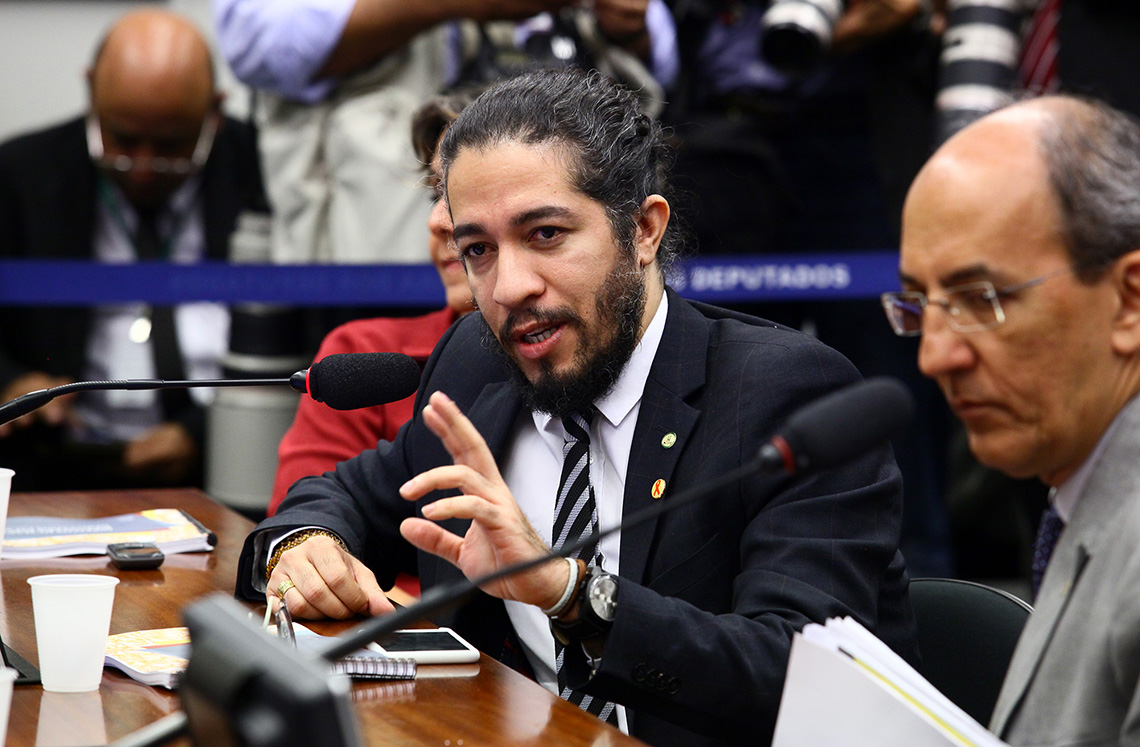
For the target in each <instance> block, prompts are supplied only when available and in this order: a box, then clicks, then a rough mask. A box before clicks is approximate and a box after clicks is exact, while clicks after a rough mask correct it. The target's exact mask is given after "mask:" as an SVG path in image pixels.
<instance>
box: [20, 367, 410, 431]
mask: <svg viewBox="0 0 1140 747" xmlns="http://www.w3.org/2000/svg"><path fill="white" fill-rule="evenodd" d="M419 377H420V371H419V365H418V364H417V363H416V362H415V359H413V358H411V357H409V356H407V355H403V354H402V353H339V354H336V355H329V356H326V357H324V358H322V359H321V360H319V361H316V362H315V363H313V365H312V366H310V367H309V368H307V369H303V370H301V371H298V372H296V373H295V374H293V375H292V376H290V377H289V378H274V379H201V380H197V381H166V380H164V379H116V380H105V381H76V382H73V383H71V384H61V385H60V386H55V387H52V388H50V389H39V390H36V391H34V392H28V393H27V394H24V395H22V396H19V397H16V398H15V399H14V400H12V401H11V402H5V403H4V404H3V405H0V425H4V424H5V423H10V422H12V421H13V420H15V419H16V418H19V417H22V416H24V415H27V414H28V413H30V412H32V411H34V410H38V409H39V408H41V407H43V406H44V405H46V404H47V403H48V402H51V401H52V400H53V399H55V398H56V397H60V396H63V395H65V394H74V393H75V392H90V391H107V390H114V391H134V390H143V389H190V388H197V387H235V386H280V385H282V384H288V385H289V387H290V388H292V389H293V391H295V392H299V393H301V394H306V395H308V396H310V397H312V398H313V399H315V400H316V401H317V402H323V403H325V404H327V405H328V406H329V407H333V408H335V409H337V410H355V409H358V408H361V407H373V406H375V405H383V404H387V403H389V402H395V401H397V400H401V399H404V398H405V397H408V396H410V395H411V394H413V393H415V391H416V388H417V387H418V386H419ZM318 382H320V383H321V386H320V387H319V388H318V387H317V386H316V384H317V383H318Z"/></svg>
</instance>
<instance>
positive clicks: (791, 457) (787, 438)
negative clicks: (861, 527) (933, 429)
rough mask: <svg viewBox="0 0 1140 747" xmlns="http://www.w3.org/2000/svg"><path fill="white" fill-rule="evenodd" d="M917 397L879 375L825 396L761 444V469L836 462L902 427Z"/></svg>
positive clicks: (813, 466)
mask: <svg viewBox="0 0 1140 747" xmlns="http://www.w3.org/2000/svg"><path fill="white" fill-rule="evenodd" d="M913 414H914V398H913V397H912V396H911V394H910V392H909V391H908V390H907V388H906V387H905V386H903V385H902V383H901V382H900V381H899V380H898V379H892V378H889V377H886V376H880V377H876V378H872V379H868V380H866V381H864V382H862V383H861V384H854V385H852V386H849V387H846V388H844V389H840V390H838V391H835V392H832V393H831V394H828V395H826V396H824V397H820V398H819V399H817V400H816V401H814V402H812V403H811V404H809V405H806V406H804V407H802V408H800V409H799V410H797V411H796V412H794V413H793V414H792V416H791V417H789V418H788V421H787V423H785V425H784V427H783V429H782V431H783V432H782V434H776V435H775V436H773V437H772V439H771V440H770V441H769V442H768V443H766V444H764V445H763V446H762V447H760V454H759V459H760V462H761V463H762V465H763V466H762V469H764V470H768V471H776V472H780V471H783V472H786V473H788V474H796V473H799V472H803V471H805V470H815V469H826V468H828V467H837V466H839V465H841V464H844V463H845V462H849V461H851V460H852V459H854V458H855V457H857V456H859V455H860V454H862V453H863V452H865V451H868V450H870V449H871V448H873V447H874V446H875V445H876V444H879V443H882V442H883V441H886V440H888V439H890V438H891V437H892V436H894V435H895V434H897V433H899V432H901V431H902V430H903V429H904V428H905V427H906V425H907V423H909V422H910V418H911V416H912V415H913Z"/></svg>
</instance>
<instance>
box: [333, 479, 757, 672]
mask: <svg viewBox="0 0 1140 747" xmlns="http://www.w3.org/2000/svg"><path fill="white" fill-rule="evenodd" d="M766 464H767V463H766V462H765V461H764V460H763V459H760V458H755V459H752V460H750V461H748V462H746V463H745V464H743V465H741V466H739V467H737V468H736V469H734V470H730V471H729V472H726V473H724V474H723V475H721V476H720V477H718V478H716V479H715V480H712V481H710V482H706V483H704V484H703V485H701V486H699V487H696V488H692V489H690V490H683V491H681V492H680V493H678V494H677V495H675V496H674V497H673V499H672V500H669V501H658V502H657V503H654V504H653V505H652V506H649V507H648V508H645V509H643V510H641V511H638V512H636V513H634V514H632V515H630V516H628V517H626V518H624V519H622V520H621V521H620V522H619V523H617V524H614V525H613V526H611V527H607V528H606V529H602V530H599V531H597V532H592V533H590V534H589V535H587V536H585V537H581V538H579V539H578V540H577V541H575V542H569V543H567V544H564V545H562V546H560V547H559V548H558V549H557V550H551V551H550V552H548V553H546V554H545V555H539V556H537V557H535V558H533V559H531V560H527V561H524V562H522V563H517V564H515V565H510V566H507V567H505V568H500V569H499V570H497V571H494V572H492V573H488V574H485V575H483V576H479V577H477V578H473V579H463V580H459V581H453V582H451V583H448V584H443V585H441V586H433V587H432V588H430V589H428V590H427V591H426V592H424V594H423V595H422V596H421V597H420V600H419V601H418V602H416V603H415V604H412V605H409V606H407V607H402V608H400V609H398V610H396V611H395V612H393V613H391V614H387V615H382V616H380V617H373V618H371V619H369V620H365V621H364V622H362V623H360V624H359V625H357V626H356V627H355V628H353V629H351V630H349V631H348V632H347V633H345V634H343V635H340V636H338V637H337V638H335V639H334V640H332V641H330V642H328V644H326V646H325V647H324V648H322V649H320V652H319V653H320V655H321V656H322V657H323V658H325V659H327V660H329V661H335V660H336V659H339V658H341V657H342V656H347V655H348V654H351V653H352V652H354V651H356V650H357V649H359V648H362V647H363V646H366V645H368V644H369V643H372V642H373V641H376V640H379V639H380V638H382V637H384V636H386V635H388V634H389V633H392V632H395V631H397V630H399V629H400V628H402V627H405V626H406V625H408V624H409V623H413V622H416V621H418V620H421V619H423V618H425V617H427V616H428V615H432V614H435V613H436V612H441V611H443V610H445V609H448V608H449V607H452V606H454V605H456V604H458V603H460V602H462V601H463V600H464V599H466V598H467V596H468V595H469V594H471V593H473V592H474V591H476V590H477V589H478V588H479V587H480V586H483V585H484V584H489V583H492V582H494V581H498V580H499V579H501V578H506V577H507V576H512V575H514V574H516V573H522V572H524V571H529V570H531V569H532V568H537V567H538V566H540V565H542V564H543V563H549V562H550V561H551V560H558V559H559V558H565V557H567V556H568V555H570V553H572V552H574V551H575V550H580V549H582V548H583V547H586V546H587V545H592V544H594V543H595V542H598V541H600V540H601V539H602V538H603V537H608V536H610V535H611V534H613V533H615V532H620V531H621V530H623V529H629V528H631V527H635V526H637V525H639V524H643V523H645V522H647V521H649V520H650V519H653V518H656V517H657V516H660V515H661V514H663V513H665V512H666V511H672V510H674V509H676V508H680V507H681V506H684V505H686V504H689V503H692V502H693V501H696V500H698V499H700V498H705V497H707V496H708V495H710V494H712V493H715V492H717V491H718V490H722V489H723V488H727V487H728V486H730V485H732V484H733V483H735V482H738V481H739V480H742V479H743V478H745V477H748V476H749V475H751V474H753V473H755V472H759V471H761V470H763V469H764V468H765V466H766Z"/></svg>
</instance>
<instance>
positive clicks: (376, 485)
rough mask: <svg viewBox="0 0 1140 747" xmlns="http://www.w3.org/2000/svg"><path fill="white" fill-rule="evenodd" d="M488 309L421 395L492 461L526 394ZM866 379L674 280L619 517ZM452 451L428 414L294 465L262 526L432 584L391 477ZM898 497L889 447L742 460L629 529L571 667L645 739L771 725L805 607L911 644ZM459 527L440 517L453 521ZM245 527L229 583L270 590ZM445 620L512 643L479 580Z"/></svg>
mask: <svg viewBox="0 0 1140 747" xmlns="http://www.w3.org/2000/svg"><path fill="white" fill-rule="evenodd" d="M482 327H483V324H482V322H481V320H480V319H479V318H478V315H477V314H472V315H469V316H468V317H467V318H465V319H463V320H461V321H460V322H458V323H457V324H456V325H455V326H453V327H452V328H451V330H450V331H449V332H448V334H447V335H445V336H444V338H443V339H442V340H441V342H440V344H439V345H438V346H437V348H436V351H435V353H434V354H433V356H432V358H431V360H430V361H429V362H428V365H427V368H426V370H425V372H424V380H423V384H422V386H421V388H420V391H419V394H418V395H417V396H418V398H419V399H418V401H417V405H416V412H417V413H419V412H420V411H421V409H422V406H423V404H424V403H425V402H426V398H427V397H428V396H429V395H430V394H431V392H433V391H435V390H437V389H439V390H443V391H444V392H446V393H447V394H448V395H449V396H450V397H452V398H453V399H454V400H455V401H456V403H457V404H458V405H459V407H460V408H461V409H462V410H463V411H464V412H465V413H466V414H467V415H468V416H469V417H470V418H471V420H472V421H473V422H474V423H475V425H476V426H477V427H478V428H479V430H480V432H481V433H482V434H483V436H484V437H485V438H486V440H487V442H488V444H489V445H490V447H491V450H492V451H493V452H494V454H495V456H496V458H497V459H501V458H502V455H503V454H504V451H505V448H506V446H507V442H508V439H509V436H510V433H511V429H512V426H513V424H514V423H515V421H516V418H517V417H518V416H519V414H520V409H521V405H520V402H519V399H518V397H517V396H516V394H515V393H514V392H513V391H512V389H511V386H510V384H509V383H508V381H507V374H506V372H505V370H504V367H503V365H502V364H501V362H500V361H499V360H498V359H496V358H495V357H494V355H493V354H491V353H489V352H488V351H487V350H485V349H484V347H483V346H482V344H481V342H480V333H481V329H482ZM857 378H858V374H857V373H856V371H855V369H854V367H853V366H851V364H850V363H848V362H847V361H846V360H845V359H844V358H842V356H840V355H839V354H838V353H836V352H835V351H833V350H831V349H830V348H827V347H825V346H824V345H822V344H820V343H819V342H817V341H815V340H813V339H811V338H809V337H807V336H805V335H802V334H800V333H798V332H795V331H792V330H789V329H787V328H783V327H778V326H776V325H774V324H772V323H770V322H764V321H762V320H759V319H755V318H752V317H747V316H743V315H737V314H734V313H732V312H728V311H724V310H722V309H717V308H714V307H710V306H704V305H701V304H693V303H689V302H686V301H684V300H682V299H681V298H679V297H678V296H677V295H676V294H674V293H672V291H670V295H669V315H668V318H667V321H666V326H665V332H664V337H663V339H662V341H661V345H660V348H659V349H658V352H657V355H656V358H655V360H654V363H653V366H652V369H651V371H650V374H649V379H648V382H647V383H646V388H645V393H644V396H643V399H642V403H641V410H640V414H639V417H638V422H637V426H636V430H635V433H634V438H633V445H632V448H631V452H630V461H629V468H628V473H627V476H626V484H625V503H624V513H625V515H626V516H628V515H630V514H632V513H633V512H635V511H638V510H640V509H643V508H645V507H646V506H649V505H650V504H652V503H653V502H654V501H653V498H652V497H651V493H650V491H651V488H652V486H653V484H654V482H655V481H657V480H658V479H663V480H665V481H666V483H667V485H668V489H667V490H666V493H665V496H664V497H663V498H662V499H661V500H665V501H668V500H669V497H670V495H675V494H676V493H677V492H678V491H680V490H683V489H685V488H691V487H694V486H700V485H702V484H704V483H706V482H708V481H710V480H712V479H714V478H716V477H720V476H721V475H724V474H725V473H726V472H728V471H729V470H731V469H733V468H735V467H738V466H739V465H741V464H742V463H744V462H746V461H748V460H749V459H751V458H752V457H753V455H754V454H755V453H756V450H757V449H758V447H759V446H760V444H761V443H763V442H764V441H765V440H766V439H767V438H768V437H769V436H770V435H771V433H772V432H773V430H774V429H775V428H776V427H777V426H778V425H779V424H780V423H781V422H782V421H783V420H784V419H785V418H786V417H787V416H788V415H789V414H791V413H792V412H793V411H794V410H795V409H796V408H798V407H799V406H801V405H803V404H805V403H807V402H809V401H811V400H813V399H815V398H817V397H819V396H820V395H822V394H824V393H826V392H828V391H831V390H833V389H835V388H837V387H839V386H842V385H844V384H847V383H851V382H853V381H855V380H856V379H857ZM524 415H525V416H529V414H528V413H524ZM667 433H675V434H676V436H677V441H676V445H675V446H673V447H672V448H666V447H664V446H663V444H662V437H663V436H665V434H667ZM448 463H450V459H449V457H448V455H447V452H446V451H445V450H444V449H443V447H442V446H441V445H440V443H439V441H438V439H437V438H436V437H435V436H434V435H432V434H431V433H430V432H429V431H428V429H427V428H426V427H425V426H424V424H423V422H422V419H421V417H419V416H418V415H417V416H416V418H415V419H413V420H412V421H409V423H408V424H407V425H405V426H404V428H402V429H401V431H400V433H399V435H398V436H397V438H396V440H395V441H394V442H392V443H386V442H381V444H380V446H379V448H377V449H375V450H370V451H367V452H365V453H363V454H361V455H360V456H358V457H356V458H354V459H352V460H350V461H348V462H344V463H342V464H340V465H339V466H338V469H337V470H336V472H331V473H327V474H326V475H325V476H322V477H311V478H306V479H303V480H301V481H299V482H298V483H297V484H296V485H295V486H294V487H293V488H292V490H291V491H290V492H289V494H288V496H287V497H286V499H285V502H284V503H283V504H282V506H281V509H280V511H279V512H278V514H277V515H276V516H275V517H274V518H272V519H270V520H268V521H267V522H265V523H263V524H262V525H261V526H260V527H259V529H268V528H285V527H297V526H304V525H310V524H315V525H319V526H325V527H328V528H330V529H332V530H333V531H335V532H336V533H337V534H339V535H340V536H341V537H343V538H344V539H345V541H346V542H347V544H348V546H349V548H350V549H351V550H352V552H353V553H354V554H356V555H357V556H358V557H360V558H361V559H362V560H364V562H366V563H367V564H368V565H369V566H370V567H371V568H373V569H374V570H375V571H376V574H377V577H378V578H379V579H380V581H381V583H382V584H385V585H386V584H388V583H390V582H391V581H392V579H393V577H394V574H395V573H396V572H397V571H399V570H407V571H413V572H418V573H419V576H420V579H421V582H422V583H423V585H424V587H425V588H430V587H432V586H434V585H437V584H440V583H443V582H446V581H448V580H452V579H455V578H456V577H457V575H458V571H457V570H456V569H455V568H454V567H452V566H451V565H449V564H447V563H445V562H443V561H441V560H439V559H438V558H435V557H432V556H428V555H421V556H420V557H419V558H418V567H417V558H416V556H415V553H414V552H413V551H412V550H411V549H410V547H409V545H408V544H407V543H406V542H404V541H403V540H402V539H401V538H400V536H399V530H398V525H399V522H400V520H401V519H403V518H404V517H406V516H409V515H411V514H412V513H413V511H415V510H417V508H418V507H417V505H415V504H409V503H407V502H405V501H402V500H401V499H400V498H399V496H398V495H397V492H396V489H397V487H398V486H399V485H400V484H402V483H403V482H404V481H405V480H407V479H408V478H410V477H411V476H413V475H415V474H418V473H420V472H422V471H424V470H426V469H429V468H431V467H434V466H436V465H439V464H448ZM437 497H439V496H438V495H434V496H426V497H425V498H424V499H422V501H430V500H432V499H433V498H437ZM551 500H553V496H552V497H551ZM901 511H902V495H901V484H900V478H899V474H898V471H897V469H896V467H895V465H894V462H893V460H892V459H891V455H890V452H889V448H888V447H883V448H882V449H880V450H878V451H876V452H875V453H872V454H869V455H867V456H865V457H862V458H861V459H859V460H857V461H855V462H853V463H852V464H851V465H850V466H848V467H846V468H844V469H842V470H833V471H826V472H821V473H818V474H816V475H813V476H811V477H807V478H802V479H799V480H788V479H785V478H778V477H773V476H754V477H749V478H747V479H745V480H742V481H741V482H740V483H738V484H736V485H734V486H733V487H732V488H731V489H728V490H725V491H724V492H723V493H721V494H718V495H715V496H712V497H710V498H709V499H707V500H704V501H701V502H697V503H693V504H690V505H687V506H685V507H683V508H682V509H680V510H678V511H676V512H673V513H666V514H664V515H663V516H661V517H659V518H657V519H655V520H653V521H651V522H647V523H645V524H642V525H640V526H637V527H634V528H630V529H628V530H626V531H624V532H623V533H622V538H621V577H622V581H621V586H620V590H619V599H618V612H617V618H616V620H615V622H614V625H613V628H612V630H611V632H610V634H609V638H608V640H607V643H606V646H605V655H604V657H603V658H602V664H601V668H600V669H599V671H598V672H597V674H596V675H595V676H593V677H592V678H591V677H590V676H589V671H588V666H587V664H586V662H585V659H584V657H583V656H582V655H581V650H580V648H579V647H574V646H571V647H569V648H567V656H570V657H571V660H572V666H573V670H572V671H571V679H572V681H573V682H577V683H578V684H582V683H585V684H584V686H583V687H582V689H584V690H586V691H589V692H592V693H594V694H597V695H600V696H603V697H605V698H608V699H611V700H615V701H617V702H620V703H622V704H624V705H626V706H627V707H629V708H630V709H632V710H631V712H630V721H631V724H632V732H633V734H634V736H637V737H638V738H640V739H643V740H645V741H647V742H649V743H651V744H657V745H664V744H685V745H691V744H732V745H738V744H752V745H757V744H764V743H766V742H767V741H768V740H770V739H771V734H772V729H773V726H774V723H775V717H776V710H777V706H778V704H779V700H780V693H781V690H782V687H783V681H784V674H785V671H786V668H787V660H788V653H789V647H790V644H791V639H792V634H793V633H794V632H795V631H796V630H799V629H800V628H801V627H802V626H803V625H804V624H805V623H807V622H809V621H817V622H822V621H824V620H825V619H827V618H829V617H832V616H836V615H851V616H853V617H855V618H856V619H858V620H859V621H860V622H862V623H863V624H864V625H865V626H867V627H868V628H869V629H870V630H872V631H875V632H876V633H877V634H878V635H879V636H881V637H882V638H883V639H884V640H885V641H887V642H888V643H889V644H890V645H891V646H893V647H894V648H895V649H896V650H898V651H900V652H901V653H903V654H904V655H905V656H907V657H909V658H912V659H913V658H914V654H915V649H914V630H913V619H912V616H911V612H910V605H909V600H908V597H907V591H906V587H907V579H906V572H905V569H904V564H903V560H902V557H901V555H899V554H898V552H897V546H898V539H899V526H900V518H901V517H900V514H901ZM464 526H465V523H464V522H450V523H449V528H451V529H452V530H453V531H456V532H462V531H463V530H464ZM252 539H253V535H251V538H250V540H249V541H247V545H246V549H245V552H244V553H243V556H242V561H241V566H240V568H239V574H240V575H239V578H238V593H239V594H240V595H242V596H245V597H247V598H250V599H258V598H262V599H263V598H264V597H262V596H261V595H259V594H257V593H256V592H255V590H254V588H253V586H252V584H251V580H252V578H253V576H252V574H253V573H254V570H253V565H252V564H253V558H252V548H253V541H252ZM437 622H439V623H440V624H448V625H451V626H453V627H455V628H456V629H457V630H459V631H460V632H461V633H462V634H463V635H464V636H466V637H468V638H469V639H470V640H471V641H472V643H475V644H476V645H478V646H479V647H480V648H481V649H482V650H483V651H485V652H487V653H489V654H491V655H494V656H500V657H501V658H509V655H510V646H509V645H506V646H505V645H504V642H505V641H506V642H509V640H510V636H509V635H508V632H509V624H508V622H507V617H506V614H505V611H504V607H503V604H502V603H501V602H500V601H498V600H495V599H492V598H490V597H488V596H485V595H479V596H477V597H476V598H474V599H473V600H472V601H470V602H468V603H466V604H465V605H464V606H462V607H460V608H459V609H457V610H455V611H454V612H452V613H450V614H448V615H447V616H445V617H442V618H440V619H438V620H437ZM587 680H588V681H587Z"/></svg>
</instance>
